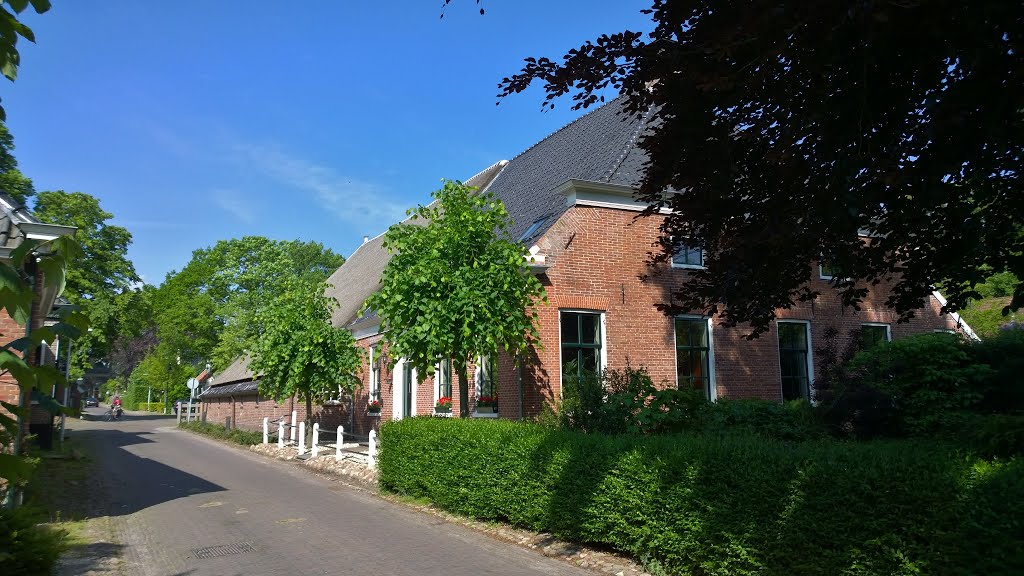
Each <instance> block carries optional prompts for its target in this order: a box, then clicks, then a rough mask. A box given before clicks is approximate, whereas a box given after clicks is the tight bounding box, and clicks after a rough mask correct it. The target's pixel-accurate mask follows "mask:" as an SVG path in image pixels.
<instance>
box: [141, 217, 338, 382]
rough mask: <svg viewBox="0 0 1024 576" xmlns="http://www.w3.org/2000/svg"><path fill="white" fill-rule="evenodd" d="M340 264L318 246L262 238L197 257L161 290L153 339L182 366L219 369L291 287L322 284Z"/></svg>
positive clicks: (249, 342)
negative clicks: (205, 365) (264, 311)
mask: <svg viewBox="0 0 1024 576" xmlns="http://www.w3.org/2000/svg"><path fill="white" fill-rule="evenodd" d="M343 262H344V258H342V257H341V256H339V255H337V254H335V253H334V252H332V251H331V250H329V249H327V248H324V247H323V245H322V244H320V243H317V242H300V241H298V240H294V241H280V240H270V239H268V238H264V237H262V236H246V237H243V238H236V239H231V240H221V241H218V242H217V243H216V244H215V245H213V246H211V247H209V248H202V249H199V250H196V251H194V252H193V253H192V260H191V261H189V263H188V264H187V265H186V266H185V267H184V268H183V269H182V270H181V271H180V272H172V273H170V274H168V275H167V279H166V281H165V282H164V284H163V285H161V286H160V288H159V289H158V291H157V293H156V295H155V298H154V309H155V311H156V312H155V320H156V324H157V326H158V334H157V336H158V338H159V340H160V342H162V343H166V344H167V345H168V346H169V347H170V348H172V349H174V350H175V351H176V357H180V358H181V359H182V361H184V362H187V363H191V364H197V365H198V364H203V363H205V362H206V361H210V362H211V363H212V364H213V367H214V369H221V368H224V367H226V366H227V365H228V364H230V363H231V362H232V361H233V360H234V359H235V358H237V357H238V356H239V355H240V354H242V353H243V352H245V351H246V350H249V349H250V348H251V347H252V346H253V345H254V343H255V338H256V336H257V334H258V330H257V328H258V326H259V324H258V323H257V322H256V316H257V315H258V314H259V313H260V311H261V310H262V309H263V308H264V307H266V306H267V305H269V304H270V303H271V302H272V301H274V299H275V298H277V297H279V296H280V295H281V294H282V293H283V291H284V290H285V289H287V288H288V286H289V285H290V284H289V283H290V282H293V281H296V280H298V281H300V282H321V281H323V280H326V279H327V277H328V276H329V275H330V274H331V273H332V272H334V270H336V269H337V268H338V267H339V266H341V264H342V263H343ZM211 351H212V353H211Z"/></svg>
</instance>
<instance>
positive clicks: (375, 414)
mask: <svg viewBox="0 0 1024 576" xmlns="http://www.w3.org/2000/svg"><path fill="white" fill-rule="evenodd" d="M366 415H367V416H369V417H370V418H380V412H367V413H366Z"/></svg>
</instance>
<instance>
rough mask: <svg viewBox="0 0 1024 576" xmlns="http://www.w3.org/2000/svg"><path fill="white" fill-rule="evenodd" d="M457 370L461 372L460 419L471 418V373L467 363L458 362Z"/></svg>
mask: <svg viewBox="0 0 1024 576" xmlns="http://www.w3.org/2000/svg"><path fill="white" fill-rule="evenodd" d="M455 369H456V370H458V372H459V418H468V417H469V373H468V372H467V371H466V363H465V362H457V363H456V364H455Z"/></svg>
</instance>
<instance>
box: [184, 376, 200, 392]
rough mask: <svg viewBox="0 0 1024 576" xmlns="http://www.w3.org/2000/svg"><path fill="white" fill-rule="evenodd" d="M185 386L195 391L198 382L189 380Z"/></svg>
mask: <svg viewBox="0 0 1024 576" xmlns="http://www.w3.org/2000/svg"><path fill="white" fill-rule="evenodd" d="M187 386H188V389H189V390H195V389H196V388H198V387H199V380H196V379H195V378H189V379H188V384H187Z"/></svg>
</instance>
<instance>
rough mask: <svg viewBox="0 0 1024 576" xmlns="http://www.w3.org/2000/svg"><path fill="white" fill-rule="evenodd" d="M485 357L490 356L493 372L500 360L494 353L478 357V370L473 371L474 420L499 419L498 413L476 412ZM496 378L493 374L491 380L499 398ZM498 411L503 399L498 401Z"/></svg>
mask: <svg viewBox="0 0 1024 576" xmlns="http://www.w3.org/2000/svg"><path fill="white" fill-rule="evenodd" d="M485 356H488V357H490V358H491V369H492V370H493V369H494V365H495V364H497V361H498V358H497V356H498V354H497V353H494V354H481V355H479V356H477V357H476V369H475V370H473V384H474V387H473V392H474V394H473V417H474V418H497V417H498V413H497V412H495V413H493V414H490V413H488V414H481V413H479V412H477V411H476V399H477V398H480V392H482V387H481V384H483V378H484V375H483V369H482V368H481V365H482V364H483V358H484V357H485ZM495 378H497V375H496V374H494V373H493V372H492V373H491V380H492V382H493V386H494V395H495V396H497V395H498V382H497V381H494V379H495ZM435 388H436V386H435ZM498 409H499V410H501V399H500V398H499V399H498Z"/></svg>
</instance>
